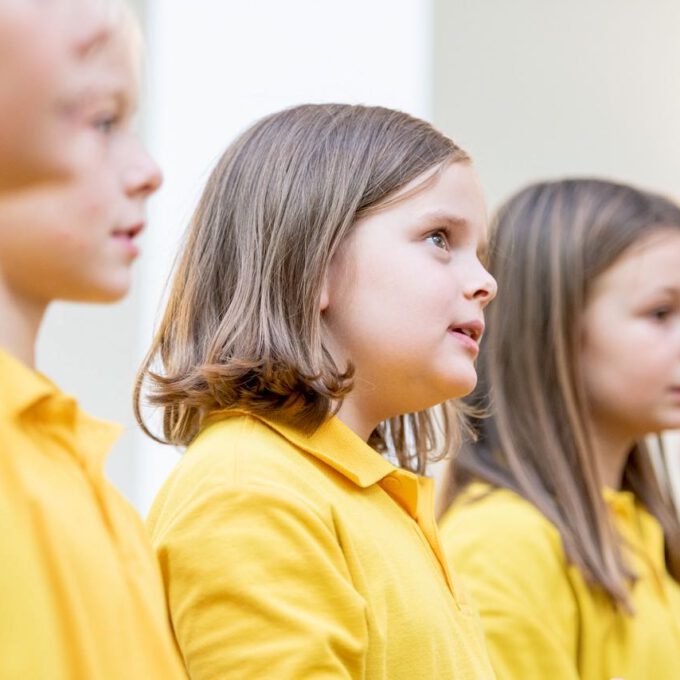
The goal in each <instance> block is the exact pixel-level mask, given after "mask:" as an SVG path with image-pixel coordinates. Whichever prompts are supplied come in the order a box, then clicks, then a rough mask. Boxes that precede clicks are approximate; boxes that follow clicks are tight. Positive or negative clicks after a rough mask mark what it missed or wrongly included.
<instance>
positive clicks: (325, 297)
mask: <svg viewBox="0 0 680 680" xmlns="http://www.w3.org/2000/svg"><path fill="white" fill-rule="evenodd" d="M328 288H329V286H328V272H326V275H325V276H324V277H323V286H321V295H320V296H319V311H320V312H325V311H326V310H327V309H328V305H329V304H330V294H329V290H328Z"/></svg>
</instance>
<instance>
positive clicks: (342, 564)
mask: <svg viewBox="0 0 680 680" xmlns="http://www.w3.org/2000/svg"><path fill="white" fill-rule="evenodd" d="M148 526H149V529H150V532H151V536H152V541H153V544H154V546H155V548H156V551H157V553H158V556H159V559H160V564H161V570H162V572H163V578H164V581H165V588H166V591H167V597H168V601H169V604H170V613H171V617H172V623H173V626H174V630H175V636H176V638H177V641H178V644H179V647H180V650H181V652H182V654H183V656H184V661H185V664H186V666H187V668H188V670H189V673H190V676H191V678H192V680H203V679H206V680H207V679H208V678H210V679H213V678H220V679H225V678H238V679H239V680H247V679H250V678H257V679H258V680H259V679H265V678H271V679H272V680H287V679H290V680H301V679H302V678H305V679H306V678H310V679H311V678H314V679H315V680H320V679H323V678H329V679H330V678H333V679H336V678H364V679H370V680H378V679H384V680H416V679H418V680H429V679H432V680H435V679H436V680H446V679H448V678H451V679H456V680H472V679H473V678H474V679H482V678H492V677H493V674H492V671H491V669H490V666H489V661H488V657H487V652H486V648H485V644H484V640H483V636H482V632H481V628H480V625H479V620H478V617H477V615H476V613H475V612H474V611H473V610H472V608H471V607H470V604H469V603H468V600H467V598H466V597H465V596H464V594H463V593H462V592H461V591H460V590H459V588H458V585H457V584H456V582H455V581H454V580H453V577H452V576H451V574H450V573H449V570H448V569H447V567H446V563H445V561H444V560H443V556H442V552H441V549H440V545H439V540H438V536H437V528H436V524H435V520H434V514H433V498H432V483H431V480H429V479H424V478H421V477H418V476H417V475H414V474H412V473H410V472H406V471H404V470H401V469H398V468H395V467H394V466H393V465H391V464H390V463H389V462H388V461H387V460H385V459H384V458H383V457H382V456H381V455H379V454H378V453H377V452H376V451H374V450H373V449H372V448H370V447H369V446H368V445H367V444H366V443H365V442H363V441H362V440H361V439H360V438H359V437H358V436H357V435H356V434H354V432H352V431H351V430H350V429H349V428H347V427H346V426H345V425H344V424H343V423H342V422H341V421H340V420H338V419H337V418H332V419H330V420H329V421H327V422H326V423H325V424H324V425H322V426H321V428H319V429H318V430H317V432H316V433H315V434H314V435H312V436H306V435H304V434H302V433H301V432H299V431H298V430H296V429H293V428H291V427H286V426H283V425H281V424H278V423H275V422H273V421H269V420H264V419H261V418H257V417H254V416H251V415H247V414H245V413H240V412H237V411H230V412H227V413H222V414H220V415H219V419H215V420H213V421H212V422H211V424H209V425H207V426H206V427H205V428H204V430H203V431H202V432H201V434H200V435H199V436H198V437H197V439H196V440H195V441H194V442H193V443H192V444H191V446H189V448H188V450H187V452H186V454H185V456H184V458H183V459H182V460H181V461H180V463H179V464H178V466H177V468H176V469H175V471H174V472H173V474H172V475H171V477H170V478H169V480H168V481H167V483H166V484H165V486H164V487H163V489H162V490H161V492H160V495H159V496H158V498H157V499H156V501H155V504H154V506H153V508H152V510H151V514H150V516H149V520H148Z"/></svg>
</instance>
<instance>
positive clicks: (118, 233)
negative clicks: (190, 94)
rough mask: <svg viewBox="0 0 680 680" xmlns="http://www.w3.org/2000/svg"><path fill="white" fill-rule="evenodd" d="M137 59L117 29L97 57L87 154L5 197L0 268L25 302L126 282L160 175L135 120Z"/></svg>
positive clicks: (100, 293)
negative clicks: (65, 172)
mask: <svg viewBox="0 0 680 680" xmlns="http://www.w3.org/2000/svg"><path fill="white" fill-rule="evenodd" d="M133 61H134V60H133V57H132V55H131V50H130V47H129V45H128V44H127V43H126V41H125V40H124V39H123V38H122V37H120V36H119V37H116V38H114V39H112V40H110V41H109V42H108V43H107V45H106V47H105V48H103V49H102V50H100V52H99V53H98V54H97V55H96V56H95V64H96V67H97V69H98V74H99V75H98V85H99V94H98V95H97V97H96V98H92V99H91V100H90V101H89V102H88V105H87V108H86V110H85V112H84V115H85V117H86V123H87V135H88V136H89V143H90V146H91V153H90V154H89V156H88V158H87V161H86V162H84V163H82V164H81V166H80V167H79V169H78V170H77V172H75V173H74V174H73V176H72V178H71V179H70V180H68V181H63V182H61V183H58V184H52V185H43V186H41V187H39V188H34V189H30V190H24V191H22V192H14V193H13V194H12V195H8V196H5V197H4V198H0V275H2V279H4V281H3V282H2V283H4V285H5V286H6V288H7V289H8V290H9V292H10V294H11V295H12V296H14V298H15V299H17V300H19V301H20V302H21V303H27V304H35V305H45V304H47V303H49V302H50V301H52V300H55V299H64V300H74V301H87V302H104V301H113V300H117V299H119V298H120V297H121V296H123V295H124V294H125V293H126V292H127V291H128V288H129V286H130V274H131V273H130V267H131V264H132V262H133V261H134V260H135V258H136V257H137V255H138V246H137V237H138V235H139V232H140V231H141V230H142V228H143V227H144V208H145V202H146V199H147V198H148V196H149V195H150V194H151V193H153V192H154V191H155V190H156V189H157V188H158V187H159V185H160V182H161V176H160V171H159V170H158V168H157V166H156V165H155V163H154V162H153V161H152V160H151V158H150V157H149V156H148V154H147V152H146V151H145V150H144V148H143V147H142V146H141V144H140V142H139V140H138V139H137V137H136V135H135V133H134V130H133V129H132V116H133V113H134V108H135V105H136V94H137V92H136V89H137V87H136V78H135V69H134V63H133Z"/></svg>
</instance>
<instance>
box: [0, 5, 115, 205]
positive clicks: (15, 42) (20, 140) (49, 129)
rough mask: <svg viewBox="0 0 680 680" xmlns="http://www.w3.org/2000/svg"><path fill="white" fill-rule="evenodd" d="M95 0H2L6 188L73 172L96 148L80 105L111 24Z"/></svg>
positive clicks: (0, 183) (1, 134) (1, 167)
mask: <svg viewBox="0 0 680 680" xmlns="http://www.w3.org/2000/svg"><path fill="white" fill-rule="evenodd" d="M102 4H103V3H100V2H98V1H96V0H0V192H5V191H8V190H15V189H17V188H21V187H24V186H26V185H28V184H31V183H36V182H41V181H45V180H52V179H55V178H59V177H62V176H64V175H67V174H68V173H70V172H71V171H72V169H73V168H74V167H75V166H77V165H78V164H79V163H80V162H81V160H82V159H83V158H86V157H87V156H88V155H89V139H88V137H87V136H86V135H83V126H82V124H81V123H82V118H81V117H80V106H81V103H82V101H83V100H84V99H86V98H87V97H89V96H91V93H92V92H93V91H94V90H96V83H97V80H96V78H97V76H96V69H94V68H93V66H92V60H91V55H92V52H93V49H95V48H96V46H97V45H99V44H100V43H101V42H103V41H105V40H106V39H107V35H108V32H109V30H110V26H109V25H108V22H109V20H108V19H107V18H106V16H105V14H104V11H103V7H102Z"/></svg>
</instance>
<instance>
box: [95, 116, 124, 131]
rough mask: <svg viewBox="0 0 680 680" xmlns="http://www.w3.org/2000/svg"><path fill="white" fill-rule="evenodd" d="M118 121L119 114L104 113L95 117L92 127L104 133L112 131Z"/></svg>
mask: <svg viewBox="0 0 680 680" xmlns="http://www.w3.org/2000/svg"><path fill="white" fill-rule="evenodd" d="M117 123H118V116H116V115H113V114H111V115H102V116H98V117H97V118H95V119H94V121H93V123H92V127H93V128H94V129H95V130H98V131H99V132H102V133H103V134H109V133H110V132H112V131H113V130H114V129H115V127H116V125H117Z"/></svg>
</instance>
